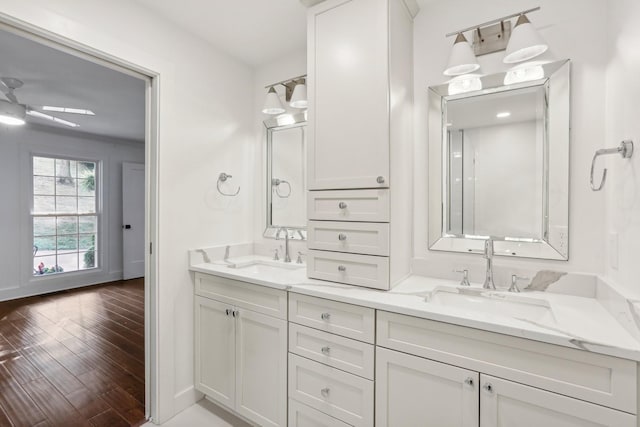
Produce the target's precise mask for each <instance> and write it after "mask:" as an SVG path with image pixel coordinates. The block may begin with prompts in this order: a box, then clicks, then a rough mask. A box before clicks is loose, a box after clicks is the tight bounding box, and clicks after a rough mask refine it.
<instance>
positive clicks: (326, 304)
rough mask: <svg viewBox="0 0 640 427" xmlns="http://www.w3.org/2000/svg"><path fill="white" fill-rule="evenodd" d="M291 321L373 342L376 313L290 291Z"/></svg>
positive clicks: (366, 308) (356, 306) (359, 307)
mask: <svg viewBox="0 0 640 427" xmlns="http://www.w3.org/2000/svg"><path fill="white" fill-rule="evenodd" d="M289 321H290V322H294V323H297V324H299V325H304V326H309V327H311V328H315V329H320V330H323V331H325V332H331V333H332V334H338V335H342V336H344V337H348V338H353V339H356V340H359V341H364V342H368V343H370V344H373V343H374V341H373V340H374V330H375V329H374V328H375V310H374V309H372V308H368V307H361V306H359V305H353V304H345V303H343V302H337V301H330V300H327V299H323V298H316V297H311V296H308V295H300V294H295V293H291V292H290V293H289Z"/></svg>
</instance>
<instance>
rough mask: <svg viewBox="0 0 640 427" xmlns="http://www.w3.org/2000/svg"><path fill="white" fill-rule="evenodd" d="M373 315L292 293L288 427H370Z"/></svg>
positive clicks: (335, 303) (364, 308)
mask: <svg viewBox="0 0 640 427" xmlns="http://www.w3.org/2000/svg"><path fill="white" fill-rule="evenodd" d="M374 332H375V311H374V310H373V309H370V308H366V307H360V306H355V305H351V304H344V303H340V302H336V301H329V300H325V299H322V298H315V297H310V296H307V295H298V294H294V293H289V426H290V427H294V426H295V427H304V426H307V425H309V426H311V425H313V426H314V427H316V426H326V427H342V426H372V425H373V413H374V412H373V404H374V382H373V380H374V340H375V333H374Z"/></svg>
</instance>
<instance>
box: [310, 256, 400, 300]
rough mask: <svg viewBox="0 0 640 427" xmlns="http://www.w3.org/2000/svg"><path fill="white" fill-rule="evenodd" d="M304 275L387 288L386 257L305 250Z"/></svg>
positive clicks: (350, 283)
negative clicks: (305, 271) (305, 267)
mask: <svg viewBox="0 0 640 427" xmlns="http://www.w3.org/2000/svg"><path fill="white" fill-rule="evenodd" d="M307 276H309V277H310V278H313V279H321V280H329V281H331V282H339V283H346V284H348V285H357V286H364V287H367V288H374V289H382V290H385V291H386V290H389V288H390V286H389V258H388V257H382V256H374V255H356V254H345V253H340V252H326V251H316V250H309V251H308V252H307Z"/></svg>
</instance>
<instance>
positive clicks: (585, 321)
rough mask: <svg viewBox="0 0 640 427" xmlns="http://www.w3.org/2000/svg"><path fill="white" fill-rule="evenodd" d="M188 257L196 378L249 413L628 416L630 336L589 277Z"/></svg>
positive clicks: (595, 421)
mask: <svg viewBox="0 0 640 427" xmlns="http://www.w3.org/2000/svg"><path fill="white" fill-rule="evenodd" d="M190 256H191V270H192V271H193V272H194V274H195V293H196V296H195V299H196V319H195V322H196V388H197V389H198V390H199V391H201V392H203V393H204V394H205V395H206V396H207V397H208V398H209V399H211V400H212V401H214V402H216V403H218V404H220V405H222V406H224V407H226V408H228V409H230V410H232V411H233V412H234V413H236V414H238V415H240V416H241V417H243V418H244V419H246V420H248V421H251V422H253V423H255V424H256V425H264V426H267V425H268V426H285V425H288V426H291V427H293V426H297V427H306V426H373V425H376V426H418V425H443V426H445V425H446V426H483V427H489V426H498V425H502V426H504V425H531V426H534V425H535V426H537V425H553V426H575V425H581V426H582V425H593V426H629V427H632V426H637V416H636V414H637V407H638V392H637V378H638V361H639V360H640V344H639V343H638V341H637V340H636V339H635V338H634V337H633V336H632V334H631V332H630V331H628V330H626V329H625V328H624V327H623V325H622V324H621V323H619V321H618V320H616V318H614V316H613V315H612V314H611V312H610V311H608V309H606V308H605V307H606V306H612V305H613V306H615V307H617V308H615V309H614V308H612V309H611V310H616V309H618V308H619V307H623V306H625V305H627V306H628V304H627V302H626V301H625V300H623V299H621V298H622V297H620V296H618V297H615V296H613V295H617V294H615V292H613V291H612V290H608V288H606V286H607V285H606V284H604V283H602V282H599V281H598V280H597V279H596V278H593V279H592V280H591V281H592V283H590V284H589V283H586V284H581V285H580V286H578V288H581V289H582V290H581V291H580V293H579V294H580V295H583V296H576V295H567V294H566V293H567V290H566V289H565V290H563V292H565V294H555V293H553V292H551V291H547V292H526V293H524V294H519V295H513V294H510V293H507V292H506V291H486V290H483V289H481V288H479V287H477V286H471V287H470V288H466V287H460V286H457V283H456V282H453V281H448V280H441V279H433V278H426V277H419V276H412V277H410V278H409V279H407V280H405V281H403V282H402V283H400V284H399V285H398V286H397V287H396V288H394V289H393V290H391V291H379V290H373V289H365V288H356V287H353V286H348V285H339V284H335V283H329V282H324V281H319V280H312V279H307V278H306V277H305V272H304V268H295V267H292V266H289V265H287V266H283V265H284V263H282V262H279V263H278V262H274V261H270V260H269V259H268V258H266V257H260V256H249V257H244V258H238V259H232V260H231V261H233V263H234V264H235V268H233V267H229V266H228V265H227V264H225V263H223V262H209V263H207V262H204V261H203V259H202V255H201V254H199V253H197V252H192V253H191V254H190ZM585 288H591V290H592V295H590V296H584V295H585V290H584V289H585ZM599 295H600V296H601V297H602V296H604V297H606V298H607V299H606V300H601V299H599V298H598V296H599ZM616 301H617V302H616ZM470 303H471V304H472V305H473V308H470V307H471V305H470ZM616 304H617V305H616ZM496 305H498V306H502V307H504V308H505V310H503V311H502V312H497V311H496V310H495V307H496ZM510 310H511V311H510ZM616 313H617V315H618V316H619V317H620V318H622V314H623V313H622V312H616ZM626 315H627V316H629V322H630V323H632V320H631V319H632V316H633V315H637V314H634V313H626ZM510 420H511V421H510ZM523 420H526V421H523ZM523 423H524V424H523Z"/></svg>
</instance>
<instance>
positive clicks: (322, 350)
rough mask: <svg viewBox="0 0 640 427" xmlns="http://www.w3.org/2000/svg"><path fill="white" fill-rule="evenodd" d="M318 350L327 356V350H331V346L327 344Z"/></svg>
mask: <svg viewBox="0 0 640 427" xmlns="http://www.w3.org/2000/svg"><path fill="white" fill-rule="evenodd" d="M320 351H321V352H322V354H326V355H327V356H328V355H329V352H330V351H331V347H329V346H327V347H322V348H321V349H320Z"/></svg>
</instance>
